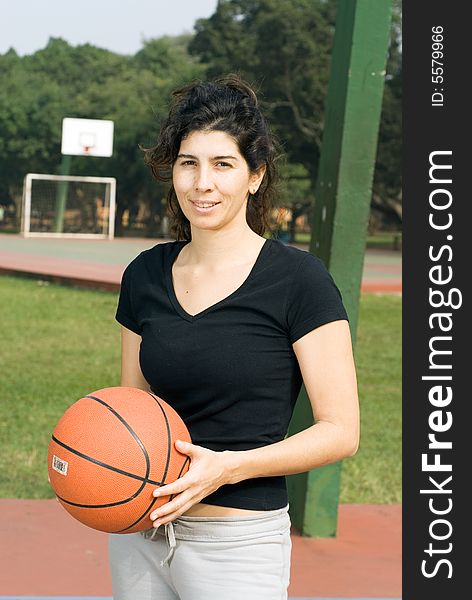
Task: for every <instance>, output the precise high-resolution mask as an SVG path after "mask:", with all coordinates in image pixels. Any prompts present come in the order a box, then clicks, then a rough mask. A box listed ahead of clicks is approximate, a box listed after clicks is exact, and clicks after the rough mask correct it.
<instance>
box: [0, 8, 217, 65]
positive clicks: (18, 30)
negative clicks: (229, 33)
mask: <svg viewBox="0 0 472 600" xmlns="http://www.w3.org/2000/svg"><path fill="white" fill-rule="evenodd" d="M216 5H217V0H0V14H1V17H0V54H4V53H5V52H7V51H8V50H9V49H10V48H14V49H15V50H16V52H17V53H18V54H20V55H21V56H23V55H25V54H33V53H34V52H36V51H37V50H40V49H41V48H44V47H45V46H46V44H47V42H48V39H49V38H50V37H61V38H63V39H65V40H66V41H67V42H69V44H71V45H72V46H76V45H79V44H86V43H90V44H93V45H94V46H98V47H100V48H106V49H108V50H112V51H113V52H117V53H119V54H135V53H136V52H137V51H138V50H140V48H141V47H142V42H143V40H148V39H152V38H155V37H160V36H163V35H178V34H180V33H184V32H191V31H193V25H194V23H195V21H196V19H199V18H207V17H209V16H210V15H212V14H213V12H214V11H215V8H216Z"/></svg>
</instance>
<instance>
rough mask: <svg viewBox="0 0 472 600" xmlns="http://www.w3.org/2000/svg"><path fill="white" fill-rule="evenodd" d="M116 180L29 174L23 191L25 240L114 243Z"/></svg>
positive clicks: (110, 178) (23, 230) (111, 178)
mask: <svg viewBox="0 0 472 600" xmlns="http://www.w3.org/2000/svg"><path fill="white" fill-rule="evenodd" d="M115 195H116V180H115V179H114V178H113V177H74V176H69V175H41V174H37V173H28V175H26V177H25V182H24V187H23V212H22V227H21V229H22V232H23V235H25V236H30V237H32V236H54V237H74V238H80V237H82V238H108V239H113V236H114V224H115Z"/></svg>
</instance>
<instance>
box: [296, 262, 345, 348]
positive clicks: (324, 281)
mask: <svg viewBox="0 0 472 600" xmlns="http://www.w3.org/2000/svg"><path fill="white" fill-rule="evenodd" d="M339 320H349V319H348V316H347V312H346V309H345V307H344V305H343V301H342V296H341V292H340V291H339V289H338V287H337V286H336V284H335V283H334V280H333V278H332V277H331V275H330V273H329V272H328V270H327V269H326V267H325V266H324V264H323V263H322V261H321V260H320V259H319V258H318V257H316V256H314V255H313V254H311V253H309V252H307V256H305V257H304V258H303V259H302V261H301V263H300V265H299V267H298V270H297V271H296V273H295V276H294V280H293V282H292V285H291V289H290V290H289V295H288V298H287V323H288V330H289V335H290V341H291V342H292V344H293V343H294V342H296V341H297V340H298V339H300V338H301V337H303V336H304V335H305V334H307V333H309V332H310V331H312V330H313V329H316V328H317V327H320V326H321V325H325V324H326V323H330V322H331V321H339Z"/></svg>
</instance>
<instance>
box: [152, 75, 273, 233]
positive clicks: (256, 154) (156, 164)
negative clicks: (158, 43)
mask: <svg viewBox="0 0 472 600" xmlns="http://www.w3.org/2000/svg"><path fill="white" fill-rule="evenodd" d="M172 96H173V102H172V105H171V107H170V111H169V115H168V117H167V119H166V120H165V121H164V123H163V124H162V127H161V130H160V134H159V137H158V141H157V144H156V145H155V146H154V147H152V148H143V151H144V161H145V163H146V164H147V165H148V166H149V167H150V168H151V171H152V173H153V175H154V177H155V178H156V179H158V180H159V181H172V167H173V165H174V162H175V161H176V159H177V155H178V153H179V149H180V144H181V141H182V140H183V139H185V138H186V137H187V136H189V135H190V134H191V133H192V132H194V131H223V132H225V133H227V134H228V135H230V136H231V137H232V138H233V139H234V140H235V141H236V143H237V145H238V148H239V152H240V153H241V155H242V156H243V157H244V159H245V160H246V163H247V164H248V167H249V171H250V172H251V173H255V172H257V171H258V170H259V169H260V168H261V167H263V166H265V174H264V177H263V179H262V182H261V185H260V186H259V189H258V190H257V192H256V193H255V194H254V195H250V196H249V201H248V204H247V210H246V221H247V223H248V225H249V226H250V227H251V229H252V230H253V231H255V232H256V233H258V234H259V235H263V234H264V233H265V232H266V231H267V230H268V228H269V217H270V212H271V209H272V206H273V202H274V199H275V190H276V183H277V179H278V175H277V168H276V162H277V159H278V157H279V149H278V144H277V142H276V139H275V137H274V136H273V134H272V133H271V131H270V129H269V126H268V123H267V121H266V119H265V118H264V116H263V114H262V112H261V110H260V108H259V106H258V101H257V96H256V94H255V92H254V90H253V89H252V88H251V86H250V85H249V84H248V83H246V82H245V81H243V80H242V79H241V78H240V77H239V76H238V75H234V74H229V75H226V76H224V77H220V78H218V79H215V80H214V81H193V82H191V83H189V84H187V85H185V86H184V87H181V88H179V89H177V90H175V91H174V92H173V93H172ZM167 205H168V209H169V212H170V215H171V217H172V223H171V226H172V231H173V233H174V235H175V237H176V239H178V240H190V239H191V231H190V223H189V221H188V219H187V217H186V216H185V215H184V213H183V212H182V210H181V208H180V206H179V202H178V200H177V196H176V194H175V190H174V186H173V185H171V187H170V189H169V192H168V194H167Z"/></svg>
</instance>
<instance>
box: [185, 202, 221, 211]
mask: <svg viewBox="0 0 472 600" xmlns="http://www.w3.org/2000/svg"><path fill="white" fill-rule="evenodd" d="M190 203H191V204H192V206H193V208H194V209H195V210H196V211H197V212H199V213H208V212H211V211H212V210H213V209H214V208H215V206H218V204H220V202H209V201H208V200H205V201H204V200H190Z"/></svg>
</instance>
